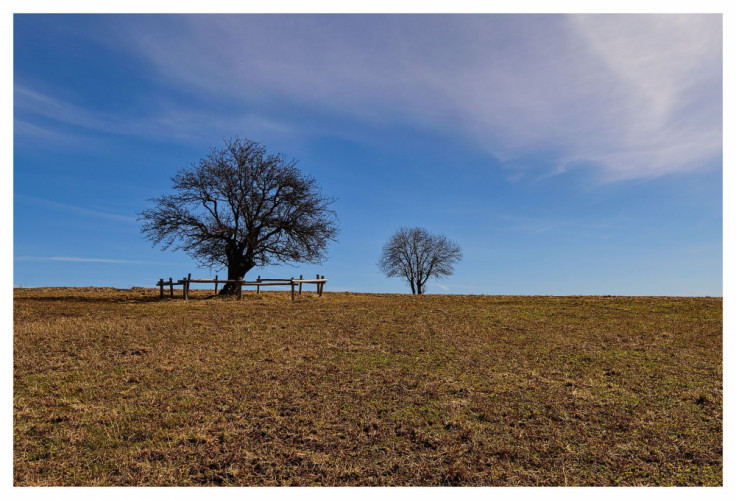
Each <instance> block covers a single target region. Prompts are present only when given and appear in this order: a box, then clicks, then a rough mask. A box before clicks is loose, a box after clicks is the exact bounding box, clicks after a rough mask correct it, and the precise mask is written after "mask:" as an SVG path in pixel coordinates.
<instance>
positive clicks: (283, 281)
mask: <svg viewBox="0 0 736 500" xmlns="http://www.w3.org/2000/svg"><path fill="white" fill-rule="evenodd" d="M192 283H213V284H214V285H215V293H217V288H218V285H219V284H220V283H234V284H235V285H237V287H238V289H237V291H236V294H237V296H238V300H240V299H241V298H242V297H243V287H244V286H255V287H256V293H261V287H262V286H290V287H291V300H292V301H293V300H294V299H295V296H296V293H297V287H298V292H299V295H301V294H302V285H303V284H314V285H317V295H319V296H320V297H321V296H322V292H323V291H324V288H325V283H327V280H326V279H325V277H324V276H320V275H319V274H318V275H317V277H316V278H315V279H304V276H303V275H299V278H298V279H297V278H294V277H291V278H261V277H260V276H258V278H257V279H256V280H255V281H246V280H221V279H218V277H217V276H215V279H201V278H199V279H198V278H192V275H191V273H190V274H188V275H187V276H186V277H184V278H182V279H180V280H177V281H174V279H173V278H169V280H168V281H165V280H164V279H163V278H161V279H160V280H158V283H156V286H157V287H159V292H160V293H159V297H160V298H162V299H163V298H164V287H169V294H170V296H171V297H172V298H173V297H174V287H175V286H180V287H182V298H183V299H184V300H188V299H189V287H190V286H191V284H192Z"/></svg>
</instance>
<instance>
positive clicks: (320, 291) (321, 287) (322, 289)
mask: <svg viewBox="0 0 736 500" xmlns="http://www.w3.org/2000/svg"><path fill="white" fill-rule="evenodd" d="M322 279H325V276H324V274H323V275H322ZM324 291H325V284H324V282H322V283H320V284H319V296H320V297H321V296H322V293H323V292H324Z"/></svg>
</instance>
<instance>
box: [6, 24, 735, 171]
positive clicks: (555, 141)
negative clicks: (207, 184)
mask: <svg viewBox="0 0 736 500" xmlns="http://www.w3.org/2000/svg"><path fill="white" fill-rule="evenodd" d="M100 23H101V24H102V25H103V26H104V27H105V29H104V31H105V42H104V43H107V44H110V43H112V42H110V40H111V39H114V40H116V42H115V43H117V44H118V45H119V46H120V47H123V48H124V50H128V51H130V52H132V53H133V54H134V55H135V56H136V57H139V58H140V59H141V60H143V61H145V63H146V67H147V68H149V69H150V70H151V71H153V72H154V73H155V75H156V79H157V81H159V82H161V84H162V85H164V86H165V87H168V88H174V89H177V90H181V89H184V90H185V91H188V92H189V93H190V95H192V96H196V99H195V98H194V97H193V98H192V100H191V102H192V103H194V102H195V101H196V102H199V103H203V102H204V103H207V104H208V106H210V105H215V104H216V106H214V107H211V108H210V109H215V108H217V109H220V110H222V109H229V110H230V112H229V113H222V112H219V113H218V112H214V111H211V110H210V111H207V110H205V108H206V106H205V107H199V108H197V106H196V105H194V104H191V105H188V106H187V105H184V104H181V103H180V104H178V105H176V104H173V103H170V105H167V106H162V107H161V108H160V109H158V110H153V111H152V112H151V114H150V115H149V116H145V117H130V118H128V119H125V120H121V117H119V116H106V115H102V114H98V113H92V112H89V111H88V110H85V109H82V108H80V107H79V106H74V105H71V104H69V103H65V102H61V101H59V100H57V99H53V98H51V97H49V96H48V95H45V94H42V93H40V92H38V91H35V90H32V89H29V88H23V87H21V88H20V89H18V88H16V107H18V108H19V109H21V110H25V112H27V113H29V114H35V115H36V116H43V117H46V118H47V119H50V120H56V121H63V122H65V123H69V124H73V125H77V126H80V127H88V128H93V129H97V130H103V131H108V132H115V133H129V134H139V135H146V134H151V135H157V136H164V137H170V138H184V137H190V136H192V134H197V133H199V134H201V132H202V131H203V129H204V128H206V129H208V130H210V131H211V130H213V129H214V130H218V131H219V130H221V131H222V134H223V135H224V136H227V135H230V134H232V131H233V130H234V128H233V127H240V128H238V130H243V128H247V129H253V130H258V129H259V128H262V127H268V126H269V125H270V126H273V127H276V128H277V129H279V128H282V129H284V130H297V131H299V130H301V131H302V132H303V133H313V132H314V130H315V127H317V125H315V124H314V123H309V124H305V123H299V122H298V119H297V118H293V119H292V120H293V121H291V122H288V121H285V120H284V118H283V117H284V116H286V115H291V114H295V113H291V111H293V110H294V109H297V108H299V107H301V109H312V110H319V111H320V112H329V113H332V114H333V115H335V116H342V117H346V118H350V119H353V120H358V121H359V122H362V123H368V124H372V125H375V126H383V125H387V124H388V125H392V124H397V123H403V124H409V125H411V126H416V127H426V128H431V129H432V130H435V131H445V132H447V133H451V134H453V135H455V134H458V133H460V134H463V135H465V136H467V137H468V138H470V139H472V140H474V141H475V142H476V143H477V144H478V146H479V147H482V148H485V149H486V150H487V151H488V152H489V154H491V155H493V156H495V157H496V158H497V159H499V160H501V161H502V163H503V164H505V165H506V166H507V167H509V168H514V169H518V168H520V167H524V166H525V165H528V164H530V163H534V164H538V163H539V162H538V158H539V156H540V155H541V156H543V157H545V158H546V159H547V161H546V165H545V168H546V170H544V171H532V172H529V171H527V170H524V169H523V168H522V169H521V170H515V171H512V173H510V174H509V177H510V178H520V177H530V176H531V177H537V178H538V177H540V176H544V175H550V174H555V175H556V174H564V173H565V172H568V171H570V170H573V169H579V168H586V169H590V170H591V171H593V172H597V173H598V176H597V177H598V178H599V179H600V180H601V181H603V182H608V181H616V180H622V179H642V178H644V179H646V178H653V177H658V176H662V175H666V174H671V173H676V172H687V171H697V170H699V169H702V168H704V167H706V166H708V165H711V166H713V165H716V166H717V165H719V164H720V163H719V161H720V155H721V148H722V124H721V122H722V99H721V93H722V68H721V60H722V26H721V16H720V15H641V14H638V15H584V16H583V15H570V16H563V15H549V16H545V15H470V16H466V15H452V16H435V15H421V16H417V15H410V16H396V15H394V16H382V15H360V16H335V15H332V16H317V15H299V16H296V15H277V16H273V15H271V16H265V15H222V16H218V15H208V16H175V17H165V16H126V17H125V18H120V17H114V16H112V17H106V18H100ZM105 23H107V24H105ZM284 110H288V111H289V113H286V112H285V111H284ZM335 123H336V125H335V126H334V127H335V128H334V130H332V133H335V134H341V133H343V132H344V127H342V126H341V125H339V122H335ZM320 126H321V125H320ZM198 127H199V128H198ZM530 155H537V156H536V157H535V161H532V158H531V156H530Z"/></svg>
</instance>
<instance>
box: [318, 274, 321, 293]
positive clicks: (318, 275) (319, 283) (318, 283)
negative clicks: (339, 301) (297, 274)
mask: <svg viewBox="0 0 736 500" xmlns="http://www.w3.org/2000/svg"><path fill="white" fill-rule="evenodd" d="M317 279H319V274H318V275H317ZM319 285H320V283H317V295H322V294H321V293H320V291H319Z"/></svg>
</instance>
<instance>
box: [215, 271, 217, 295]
mask: <svg viewBox="0 0 736 500" xmlns="http://www.w3.org/2000/svg"><path fill="white" fill-rule="evenodd" d="M215 295H217V275H216V274H215Z"/></svg>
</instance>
